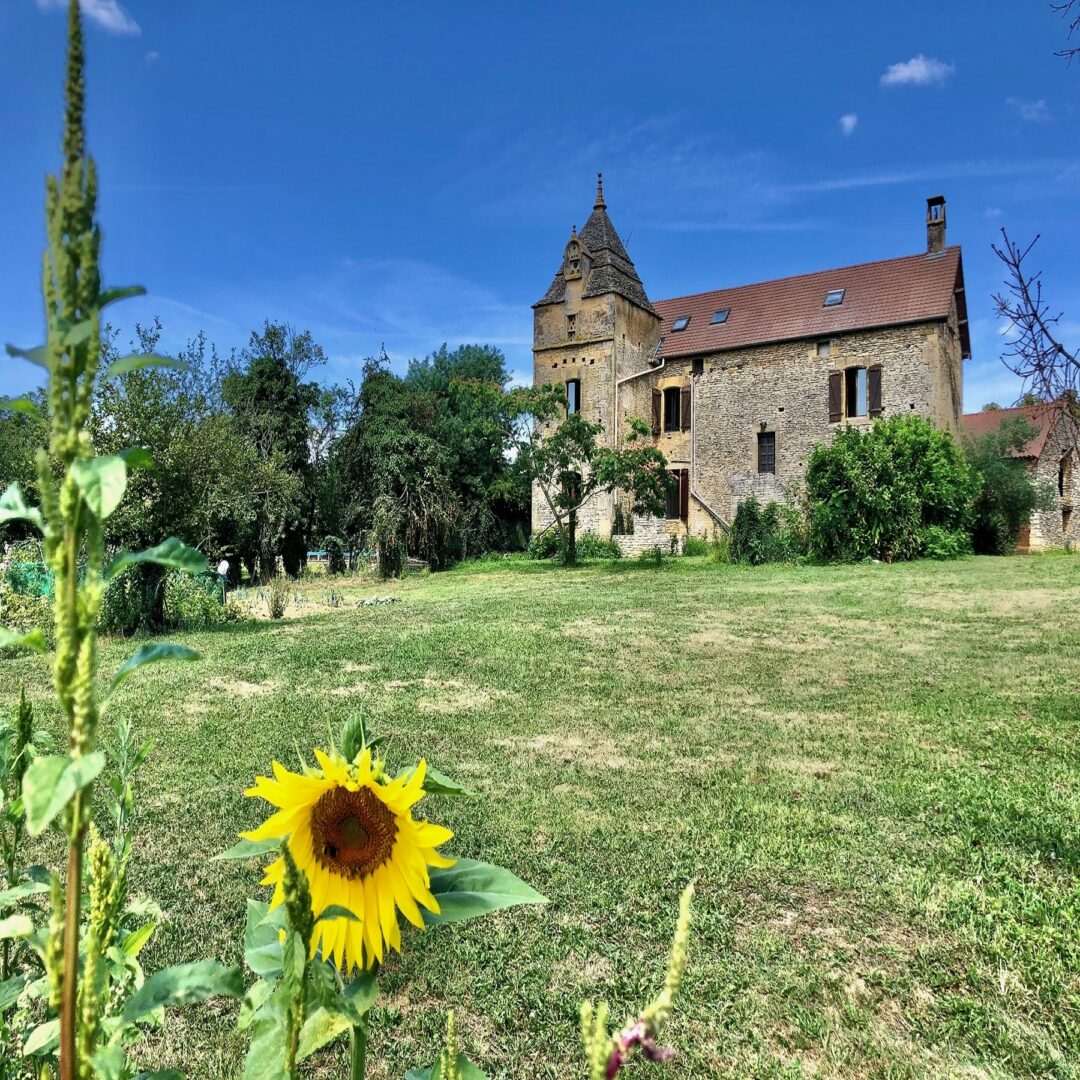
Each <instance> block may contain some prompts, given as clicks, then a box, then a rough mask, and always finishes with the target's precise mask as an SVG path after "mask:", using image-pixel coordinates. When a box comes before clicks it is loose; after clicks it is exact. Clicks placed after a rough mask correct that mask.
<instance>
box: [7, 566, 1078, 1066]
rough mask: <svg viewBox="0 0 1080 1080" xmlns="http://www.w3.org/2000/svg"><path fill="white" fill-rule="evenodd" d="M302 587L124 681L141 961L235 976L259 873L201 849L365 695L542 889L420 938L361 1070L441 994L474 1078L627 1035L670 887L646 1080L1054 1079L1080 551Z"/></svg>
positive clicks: (186, 1054) (173, 1044) (1061, 1035)
mask: <svg viewBox="0 0 1080 1080" xmlns="http://www.w3.org/2000/svg"><path fill="white" fill-rule="evenodd" d="M320 588H321V589H322V590H323V591H325V589H326V586H325V585H319V584H316V585H314V586H311V587H310V588H309V587H307V586H305V590H308V591H313V593H314V595H313V596H312V600H311V603H310V604H305V603H298V604H294V605H293V606H292V607H291V608H290V613H289V616H288V617H287V618H286V620H285V621H284V623H282V624H274V625H272V624H269V623H267V622H259V623H252V624H247V625H240V626H230V627H226V628H225V629H223V630H220V631H218V632H215V633H208V634H203V635H198V636H195V637H193V638H192V639H191V644H193V645H195V646H196V647H197V648H198V649H199V650H200V651H201V652H202V653H203V655H204V660H203V662H202V663H201V664H199V665H184V666H182V667H179V668H172V669H167V668H165V667H159V668H155V669H149V670H148V671H147V672H146V673H145V675H143V676H141V677H140V679H139V680H132V681H131V682H129V683H128V684H126V685H125V687H124V688H123V690H122V691H121V692H120V693H119V694H118V695H117V700H116V712H117V713H119V714H122V715H126V716H127V717H129V718H130V719H131V720H132V721H133V722H134V723H135V725H136V727H137V729H138V730H139V731H140V732H142V733H145V734H149V735H152V736H153V737H154V739H155V742H156V749H155V751H154V754H153V755H152V757H151V759H150V761H149V762H148V764H147V766H146V768H145V770H144V772H143V774H142V777H141V796H140V799H141V805H142V807H143V810H144V815H145V816H144V818H143V819H142V822H141V826H140V832H139V837H138V842H137V850H136V854H137V859H138V863H137V877H138V886H139V888H140V889H142V890H144V891H146V892H147V893H149V894H152V895H154V896H155V897H156V898H157V899H159V900H160V901H161V903H162V905H163V906H164V908H165V910H166V912H167V915H168V922H167V925H166V926H165V927H164V928H163V930H162V931H161V933H160V936H159V939H158V940H157V943H156V946H155V947H154V948H153V950H148V954H147V957H146V958H147V960H148V962H149V963H151V964H161V963H166V962H174V961H180V960H191V959H195V958H197V957H201V956H205V955H207V954H210V955H214V956H218V957H221V958H223V959H230V960H236V959H238V958H239V956H240V936H241V924H242V912H243V901H244V898H245V897H247V896H250V895H257V894H258V893H259V888H258V885H257V881H258V875H257V871H256V868H255V867H253V866H244V865H239V864H211V863H208V862H207V859H208V858H209V856H211V855H213V854H214V853H216V852H218V851H220V850H222V849H224V848H225V847H227V846H229V845H230V844H231V843H232V841H233V839H234V837H235V833H236V832H237V830H238V829H241V828H246V827H250V826H251V825H252V824H254V823H255V822H256V821H257V820H258V819H259V816H260V813H261V812H262V811H261V808H260V807H259V806H256V805H254V804H252V803H251V802H250V801H248V800H245V799H243V798H242V796H241V791H242V789H243V788H244V787H245V786H246V785H247V784H248V783H249V782H250V780H251V777H252V776H253V775H254V774H255V773H257V772H259V771H264V770H265V769H266V768H267V767H268V765H269V762H270V760H271V759H272V758H274V757H277V758H280V759H281V760H283V761H286V762H289V763H293V762H294V758H295V752H294V746H296V745H300V746H310V745H312V744H315V743H324V742H325V741H326V739H327V738H328V735H327V732H328V730H329V729H336V728H337V727H338V725H340V723H341V722H342V721H343V720H344V719H345V718H346V716H348V715H349V713H350V712H352V711H354V710H357V709H362V710H363V711H364V712H365V714H366V715H367V717H368V719H369V721H370V722H371V724H372V725H373V726H374V727H376V728H377V729H379V730H384V731H389V732H390V733H392V735H393V742H392V753H393V754H394V755H396V756H398V757H399V759H402V760H404V759H409V758H412V757H415V756H417V755H421V754H424V755H426V756H427V757H428V758H429V760H431V761H432V763H433V764H435V765H437V766H438V767H440V768H442V769H443V770H445V771H447V772H450V773H451V774H455V775H458V776H459V777H460V778H461V779H462V780H464V781H466V782H468V783H469V784H470V785H471V786H472V787H474V788H475V789H477V790H478V791H479V792H480V797H479V798H478V799H476V800H475V801H470V802H454V803H451V804H447V803H441V802H438V801H435V800H432V804H431V806H430V807H429V808H428V813H429V814H431V815H432V816H433V817H435V818H437V819H439V820H444V821H446V822H447V823H448V824H449V825H450V826H451V827H452V828H453V829H454V830H455V832H456V834H457V836H456V839H455V840H454V841H453V843H452V845H451V846H452V849H453V850H454V851H455V852H457V853H459V854H463V855H465V854H467V855H472V856H477V857H481V858H488V859H491V860H493V861H497V862H502V863H505V864H506V865H508V866H510V867H512V868H513V869H514V870H515V871H517V872H518V873H519V874H521V875H522V876H523V877H525V878H526V879H527V880H529V881H531V882H533V883H534V884H535V885H536V886H537V887H538V888H540V889H541V890H542V891H544V892H545V893H547V894H548V896H550V897H551V899H552V903H551V905H550V906H549V907H548V908H547V909H545V910H535V911H531V910H521V911H516V912H511V913H508V914H505V915H502V916H499V917H496V918H494V919H492V920H490V921H487V922H483V923H477V924H467V925H464V926H460V927H447V928H445V929H443V930H440V931H438V932H436V933H433V934H430V935H427V936H425V937H423V938H419V939H418V938H415V937H414V938H411V939H410V942H409V948H408V954H407V957H406V958H405V959H404V960H395V961H393V962H391V963H390V964H389V965H388V966H387V969H386V974H385V985H386V995H385V997H384V999H383V1001H382V1003H381V1004H380V1006H379V1007H378V1012H377V1032H378V1033H377V1035H376V1048H375V1052H376V1057H377V1058H378V1059H379V1060H380V1062H382V1063H383V1064H381V1065H380V1067H379V1069H377V1070H376V1071H375V1073H374V1075H375V1076H376V1077H379V1078H380V1080H381V1078H390V1077H400V1076H401V1075H402V1073H403V1072H404V1069H405V1067H406V1066H407V1065H412V1064H416V1063H417V1062H425V1061H430V1060H431V1059H432V1057H433V1056H434V1048H435V1046H436V1045H437V1042H438V1039H439V1033H440V1031H441V1028H442V1024H443V1017H444V1013H445V1010H446V1008H447V1007H448V1006H451V1005H452V1006H454V1007H455V1008H456V1009H457V1010H458V1016H459V1025H460V1027H461V1028H462V1030H463V1032H464V1034H463V1039H464V1042H465V1043H466V1044H467V1046H468V1048H469V1049H470V1050H471V1051H472V1053H473V1054H474V1056H475V1057H477V1058H478V1059H479V1060H480V1061H481V1062H482V1064H483V1065H484V1066H485V1068H487V1070H488V1071H489V1073H490V1074H491V1075H492V1076H493V1077H514V1078H518V1077H526V1076H527V1077H530V1078H531V1077H543V1078H549V1080H555V1078H558V1080H566V1078H570V1077H574V1076H580V1075H581V1071H580V1062H579V1060H578V1050H577V1034H576V1030H577V1007H578V1003H579V1001H580V999H581V997H582V996H585V995H591V996H603V997H605V998H607V999H608V1000H609V1001H610V1002H611V1004H612V1007H613V1011H614V1012H615V1014H616V1015H617V1016H618V1015H621V1014H622V1013H625V1012H626V1011H627V1010H629V1009H631V1008H632V1007H634V1006H635V1005H637V1004H638V1003H640V1002H641V1001H642V1000H644V999H645V998H647V997H648V996H649V995H650V994H651V993H652V992H653V990H654V989H655V987H656V985H657V981H658V979H659V978H660V974H661V971H662V967H663V963H664V951H665V948H666V942H667V938H668V935H669V933H670V931H671V929H672V925H673V920H674V914H675V907H676V901H677V897H678V893H679V890H680V889H681V887H682V886H683V884H684V883H685V882H686V881H687V880H688V879H689V878H691V877H696V878H697V879H698V904H697V912H698V918H697V923H696V930H695V944H694V951H693V954H692V961H691V966H690V969H689V972H688V975H687V982H686V988H685V995H684V997H683V1000H682V1003H681V1006H680V1008H679V1009H678V1010H677V1015H676V1018H675V1020H674V1022H673V1024H672V1027H671V1029H670V1031H669V1035H670V1039H671V1041H672V1042H673V1043H675V1044H676V1045H677V1046H678V1047H679V1048H680V1051H681V1053H680V1057H679V1060H678V1062H677V1063H676V1064H675V1066H673V1067H672V1068H670V1069H669V1070H668V1071H667V1072H666V1073H665V1074H664V1075H667V1076H671V1077H673V1078H674V1077H695V1078H700V1077H714V1076H715V1077H731V1078H735V1077H759V1078H795V1077H829V1078H840V1077H844V1078H847V1077H866V1078H871V1077H873V1078H883V1080H884V1078H888V1080H907V1078H910V1080H915V1078H924V1077H934V1078H945V1077H961V1076H963V1077H984V1078H999V1077H1036V1076H1038V1077H1043V1076H1050V1077H1058V1078H1066V1077H1072V1076H1076V1075H1077V1071H1076V1066H1075V1062H1076V1060H1077V1059H1078V1058H1080V888H1078V885H1077V872H1078V869H1080V795H1078V791H1077V776H1078V766H1080V751H1078V746H1080V743H1078V739H1077V735H1078V732H1077V726H1078V720H1080V706H1078V699H1077V688H1078V685H1080V652H1078V645H1080V628H1078V626H1077V622H1076V611H1077V606H1078V601H1080V560H1078V559H1070V558H1049V557H1046V558H1028V559H1012V560H990V559H975V560H968V561H965V562H961V563H956V564H929V563H928V564H921V565H913V566H860V567H849V568H827V567H826V568H813V567H806V568H791V567H772V568H761V569H757V570H749V569H742V568H734V567H717V566H714V565H711V564H708V563H706V562H705V561H703V560H698V559H684V560H679V561H676V562H667V563H665V565H664V566H662V567H660V568H656V567H652V566H645V565H642V564H638V563H633V564H631V563H630V562H629V561H627V562H624V563H614V564H608V565H596V566H586V567H583V568H581V569H578V570H575V571H571V572H568V571H563V570H558V569H554V568H551V567H545V566H541V565H537V564H523V563H517V564H515V563H513V562H511V563H508V564H505V565H498V564H485V565H483V566H480V567H474V568H468V567H465V568H462V569H460V570H458V571H454V572H451V573H447V574H439V575H435V576H432V577H427V578H420V579H412V580H406V581H405V582H403V583H400V584H395V585H393V586H391V587H389V588H388V587H386V586H375V585H370V586H354V585H346V586H344V587H343V589H342V592H343V594H344V596H345V602H344V606H342V607H341V608H338V609H335V610H327V611H323V610H321V609H320V605H319V598H318V591H319V589H320ZM390 592H392V594H393V595H394V596H397V597H399V598H400V600H401V602H400V603H398V604H394V605H386V606H376V607H368V608H363V607H362V608H357V607H356V606H355V604H356V601H357V600H359V599H362V598H364V597H367V596H373V595H385V594H388V593H390ZM130 648H131V645H130V643H128V644H124V643H121V642H111V643H108V644H107V645H106V646H105V649H104V653H105V662H106V665H107V666H108V665H114V664H116V663H118V662H119V660H120V658H121V657H122V656H123V655H124V654H125V653H126V652H127V651H129V650H130ZM2 670H3V675H4V678H3V682H2V683H0V696H2V698H3V700H4V701H5V702H10V701H11V700H12V698H13V696H14V694H15V692H16V690H17V684H18V679H19V678H20V677H23V676H25V677H26V678H27V679H28V682H29V685H30V691H31V693H32V695H33V697H34V698H35V700H36V701H37V702H38V705H39V709H40V711H41V713H42V714H44V715H46V716H47V715H48V709H49V707H48V704H47V680H46V673H45V670H44V667H43V666H41V665H39V664H37V663H36V662H35V661H32V660H18V661H9V662H4V663H3V665H2ZM54 719H55V718H54ZM233 1019H234V1010H233V1008H232V1007H229V1006H212V1007H210V1008H208V1009H204V1008H200V1009H192V1010H189V1011H188V1012H187V1013H185V1014H183V1015H182V1016H181V1017H179V1018H177V1019H175V1020H172V1021H170V1024H169V1026H168V1027H167V1028H166V1030H165V1031H164V1032H163V1034H162V1035H161V1037H160V1038H159V1039H158V1040H157V1042H156V1043H155V1045H154V1056H153V1062H152V1064H153V1065H154V1067H156V1068H165V1067H169V1066H185V1067H187V1069H188V1072H189V1075H190V1076H192V1077H207V1078H225V1077H233V1076H235V1075H237V1072H238V1060H239V1055H240V1054H241V1053H242V1049H243V1042H242V1040H240V1039H238V1038H237V1036H236V1035H235V1034H233V1033H232V1026H233ZM341 1063H342V1059H341V1054H340V1052H339V1051H337V1050H332V1051H330V1052H329V1053H328V1054H327V1055H325V1056H324V1058H323V1059H321V1060H320V1061H318V1062H317V1063H316V1064H314V1065H313V1067H312V1070H311V1074H312V1075H314V1076H327V1077H329V1076H332V1075H340V1066H341ZM642 1074H643V1075H645V1074H648V1075H652V1073H651V1072H649V1071H648V1070H647V1069H643V1070H642ZM657 1075H659V1073H658V1074H657Z"/></svg>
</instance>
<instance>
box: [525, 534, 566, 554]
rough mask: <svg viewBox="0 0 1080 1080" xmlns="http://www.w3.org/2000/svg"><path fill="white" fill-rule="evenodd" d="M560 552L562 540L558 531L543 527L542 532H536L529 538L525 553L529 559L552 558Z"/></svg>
mask: <svg viewBox="0 0 1080 1080" xmlns="http://www.w3.org/2000/svg"><path fill="white" fill-rule="evenodd" d="M561 552H562V542H561V540H560V538H559V534H558V531H557V530H555V529H545V530H544V532H542V533H536V534H535V535H533V536H531V537H530V538H529V546H528V547H527V548H526V549H525V554H526V555H528V557H529V558H530V559H554V558H556V557H557V556H558V555H559V554H560V553H561Z"/></svg>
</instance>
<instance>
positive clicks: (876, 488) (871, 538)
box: [806, 416, 978, 562]
mask: <svg viewBox="0 0 1080 1080" xmlns="http://www.w3.org/2000/svg"><path fill="white" fill-rule="evenodd" d="M806 488H807V494H808V496H809V502H810V520H809V537H808V538H809V546H810V552H811V553H812V554H813V555H814V556H816V557H817V558H821V559H826V560H837V561H844V562H853V561H858V560H861V559H881V560H882V561H884V562H894V561H900V560H905V559H915V558H918V557H919V556H920V555H923V554H924V553H925V542H926V539H927V535H928V534H927V533H926V531H925V530H926V528H927V526H938V527H939V528H941V529H943V530H945V531H946V532H967V531H968V530H969V528H970V525H971V521H972V506H973V503H974V499H975V494H976V492H977V489H978V476H977V474H976V473H975V472H974V471H973V470H972V468H971V467H970V465H969V464H968V462H967V461H966V460H965V458H964V455H963V453H962V452H961V450H960V447H959V446H958V445H957V444H956V442H955V440H954V439H953V438H952V436H951V435H949V434H948V433H947V432H944V431H938V430H937V429H936V428H935V427H934V426H933V425H932V424H931V423H930V422H929V421H928V420H924V419H922V418H921V417H916V416H896V417H891V418H890V419H888V420H879V421H878V422H877V423H875V424H874V425H873V426H872V427H870V428H868V429H866V430H865V432H864V431H863V430H861V429H859V428H856V427H847V428H841V429H840V430H839V431H837V433H836V435H835V437H834V439H833V441H832V443H831V444H830V445H828V446H822V445H819V446H816V447H814V450H813V452H812V453H811V454H810V461H809V464H808V467H807V472H806ZM934 535H935V536H936V535H937V534H934Z"/></svg>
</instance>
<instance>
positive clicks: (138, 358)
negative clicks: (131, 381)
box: [105, 353, 188, 379]
mask: <svg viewBox="0 0 1080 1080" xmlns="http://www.w3.org/2000/svg"><path fill="white" fill-rule="evenodd" d="M148 367H163V368H172V369H173V370H175V371H186V370H187V368H188V365H187V364H185V363H184V361H183V360H177V359H175V357H172V356H159V355H158V354H157V353H131V354H130V355H128V356H121V357H120V359H119V360H114V361H113V362H112V363H111V364H110V365H109V366H108V367H107V368H106V369H105V378H106V379H113V378H115V377H116V376H117V375H127V374H129V373H130V372H132V371H139V370H140V369H141V368H148Z"/></svg>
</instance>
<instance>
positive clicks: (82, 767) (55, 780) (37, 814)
mask: <svg viewBox="0 0 1080 1080" xmlns="http://www.w3.org/2000/svg"><path fill="white" fill-rule="evenodd" d="M104 768H105V755H104V754H103V753H102V752H101V751H100V750H95V751H94V752H93V753H92V754H87V755H86V756H85V757H77V758H72V757H67V756H64V757H61V756H59V755H54V756H51V757H39V758H35V759H34V760H33V761H32V762H31V763H30V768H28V769H27V770H26V775H25V776H24V777H23V785H22V793H23V803H24V804H25V806H26V831H27V832H28V833H29V834H30V835H31V836H38V835H39V834H40V833H41V832H42V831H44V829H45V828H46V826H47V825H48V824H49V823H50V822H51V821H52V820H53V818H55V817H56V815H57V814H59V813H60V811H61V810H63V809H64V807H65V806H67V804H68V803H69V802H70V801H71V799H72V798H73V797H74V795H75V793H76V792H77V791H82V789H83V788H84V787H86V786H87V785H88V784H92V783H93V782H94V780H95V779H97V777H98V774H99V773H100V772H101V770H102V769H104Z"/></svg>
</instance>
